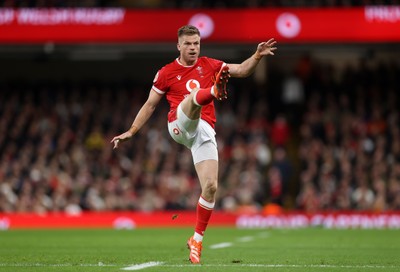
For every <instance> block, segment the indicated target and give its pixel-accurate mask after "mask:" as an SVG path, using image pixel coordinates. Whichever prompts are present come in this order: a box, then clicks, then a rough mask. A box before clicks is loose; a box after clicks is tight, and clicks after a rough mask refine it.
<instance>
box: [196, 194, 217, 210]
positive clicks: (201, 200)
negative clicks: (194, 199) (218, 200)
mask: <svg viewBox="0 0 400 272" xmlns="http://www.w3.org/2000/svg"><path fill="white" fill-rule="evenodd" d="M199 205H200V206H201V207H203V208H204V209H207V210H212V209H214V206H215V202H208V201H207V200H205V199H204V198H203V197H202V196H200V198H199Z"/></svg>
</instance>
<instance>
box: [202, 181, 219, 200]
mask: <svg viewBox="0 0 400 272" xmlns="http://www.w3.org/2000/svg"><path fill="white" fill-rule="evenodd" d="M217 189H218V180H217V179H216V178H207V179H206V181H205V184H204V188H203V190H204V192H205V193H206V194H207V195H211V196H214V195H215V193H216V192H217Z"/></svg>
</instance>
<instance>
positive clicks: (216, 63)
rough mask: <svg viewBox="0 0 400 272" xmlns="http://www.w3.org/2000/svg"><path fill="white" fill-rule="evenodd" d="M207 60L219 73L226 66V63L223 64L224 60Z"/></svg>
mask: <svg viewBox="0 0 400 272" xmlns="http://www.w3.org/2000/svg"><path fill="white" fill-rule="evenodd" d="M207 60H208V63H209V64H210V65H211V67H212V69H213V70H214V71H219V70H220V69H221V67H222V66H225V65H226V63H225V62H223V61H222V60H217V59H213V58H207Z"/></svg>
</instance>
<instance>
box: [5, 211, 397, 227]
mask: <svg viewBox="0 0 400 272" xmlns="http://www.w3.org/2000/svg"><path fill="white" fill-rule="evenodd" d="M195 220H196V214H195V213H194V212H189V211H183V212H182V211H180V212H151V213H146V212H85V213H80V214H76V215H71V214H66V213H61V212H60V213H47V214H32V213H26V214H24V213H12V214H1V213H0V230H7V229H26V228H29V229H43V228H114V229H134V228H147V227H193V226H194V223H195ZM210 226H225V227H237V228H260V229H263V228H305V227H322V228H328V229H329V228H362V229H369V228H372V229H381V228H390V229H400V212H387V213H368V212H334V213H328V212H325V213H315V214H306V213H302V212H292V213H280V214H251V215H238V214H232V213H224V212H214V214H213V216H212V219H211V221H210Z"/></svg>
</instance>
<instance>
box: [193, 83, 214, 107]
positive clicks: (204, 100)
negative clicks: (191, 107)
mask: <svg viewBox="0 0 400 272" xmlns="http://www.w3.org/2000/svg"><path fill="white" fill-rule="evenodd" d="M211 89H212V87H211V88H206V89H199V90H198V91H197V93H196V94H195V95H194V97H193V100H194V103H195V104H196V105H198V106H205V105H207V104H210V102H211V101H213V99H214V96H213V95H212V93H211Z"/></svg>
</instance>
